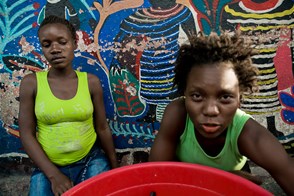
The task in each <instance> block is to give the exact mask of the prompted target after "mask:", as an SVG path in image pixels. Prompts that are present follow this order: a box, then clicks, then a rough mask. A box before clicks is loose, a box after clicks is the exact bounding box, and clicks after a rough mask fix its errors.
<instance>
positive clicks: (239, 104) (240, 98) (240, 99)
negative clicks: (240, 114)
mask: <svg viewBox="0 0 294 196" xmlns="http://www.w3.org/2000/svg"><path fill="white" fill-rule="evenodd" d="M241 103H242V94H240V95H239V103H238V108H240V107H241Z"/></svg>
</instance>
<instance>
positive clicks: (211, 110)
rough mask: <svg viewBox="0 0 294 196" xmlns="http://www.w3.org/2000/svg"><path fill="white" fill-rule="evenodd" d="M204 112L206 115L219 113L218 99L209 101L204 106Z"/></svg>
mask: <svg viewBox="0 0 294 196" xmlns="http://www.w3.org/2000/svg"><path fill="white" fill-rule="evenodd" d="M203 114H204V115H206V116H216V115H218V114H219V108H218V106H217V103H216V101H214V100H211V101H207V102H206V104H205V105H204V108H203Z"/></svg>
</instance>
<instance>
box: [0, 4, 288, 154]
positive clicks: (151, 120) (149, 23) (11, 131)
mask: <svg viewBox="0 0 294 196" xmlns="http://www.w3.org/2000/svg"><path fill="white" fill-rule="evenodd" d="M64 2H66V3H65V4H64V5H63V7H58V10H59V11H62V12H63V13H64V16H65V17H68V18H69V19H70V18H75V20H76V21H77V20H78V21H79V22H76V25H77V26H78V28H79V31H78V35H79V36H82V37H80V38H79V43H78V44H80V47H79V49H77V51H76V54H75V56H76V58H75V60H74V62H73V64H74V68H75V69H79V70H81V71H87V72H90V73H93V74H95V75H97V76H98V77H99V78H100V80H101V84H102V87H103V90H104V102H105V109H106V116H107V119H108V122H109V125H110V127H111V129H112V132H113V138H114V141H115V145H116V148H118V149H125V148H145V147H150V146H151V145H152V143H153V141H154V138H155V136H156V133H157V131H158V130H159V127H160V115H162V113H163V111H164V108H165V106H166V104H168V103H169V101H170V100H168V99H165V98H164V104H161V101H160V100H161V98H162V97H164V96H163V95H160V94H156V92H157V91H156V89H159V90H162V89H164V88H167V87H170V85H171V84H172V83H166V84H164V85H165V86H164V85H161V86H160V85H159V84H158V83H156V81H157V82H158V81H160V80H161V79H162V77H163V76H164V74H162V73H163V72H164V69H169V68H170V69H172V67H173V63H174V62H173V61H174V60H175V58H176V54H177V50H178V48H179V45H178V43H177V42H178V40H177V38H178V36H179V34H180V30H181V31H182V30H184V32H185V29H186V33H187V32H188V30H187V29H189V28H187V26H188V27H190V28H193V29H194V30H197V31H198V30H202V31H204V32H205V33H207V34H208V33H210V32H211V31H216V32H218V33H219V32H220V26H221V21H222V18H221V17H222V12H223V8H224V7H225V5H227V4H228V3H231V2H236V1H233V0H220V1H207V0H191V1H189V2H190V3H191V4H192V5H191V6H189V7H186V6H184V7H185V9H183V10H185V12H184V11H183V12H179V14H178V15H174V16H173V17H170V18H167V19H166V20H165V19H163V18H160V14H162V13H160V10H159V12H157V15H156V14H155V15H154V8H152V9H151V7H152V4H151V3H150V2H149V1H148V0H145V1H144V2H143V3H142V4H140V5H137V6H135V7H134V6H133V7H130V8H127V7H125V8H124V9H121V10H118V11H116V12H113V13H111V14H109V15H108V16H107V17H106V19H105V20H104V21H103V23H102V24H101V27H100V29H99V30H100V31H99V40H98V45H96V47H98V49H99V52H98V53H97V51H92V49H93V48H92V49H91V47H92V46H91V44H92V45H93V43H94V37H95V33H94V32H95V29H96V28H97V25H98V23H99V21H100V20H101V16H100V14H101V13H99V11H98V10H97V9H96V8H95V6H94V2H96V3H99V4H101V5H103V0H98V1H93V0H66V1H64ZM114 2H122V3H123V5H124V6H126V4H125V3H124V2H123V0H116V1H114ZM134 2H135V1H134ZM134 2H132V3H134ZM171 2H173V1H169V3H171ZM186 2H188V1H186ZM111 3H113V2H111ZM46 5H47V8H48V2H47V1H45V0H40V1H35V0H18V1H15V0H2V1H0V93H1V94H0V96H1V102H0V109H1V110H0V154H6V153H11V152H17V153H24V151H23V150H22V146H21V143H20V140H19V138H18V137H19V133H18V122H17V111H16V110H17V108H18V88H19V83H20V80H21V78H22V77H23V76H24V75H25V74H27V73H28V72H34V71H40V70H43V69H47V68H48V64H47V63H46V62H45V61H44V58H43V57H42V53H41V50H40V45H39V41H38V37H37V29H38V23H39V22H40V21H41V20H42V19H43V18H42V17H44V16H45V14H46ZM49 7H50V6H49ZM110 8H111V5H110V7H109V9H110ZM148 8H149V9H148ZM51 9H52V8H51ZM66 10H67V11H66ZM47 11H48V10H47ZM50 11H52V10H49V12H50ZM161 11H162V12H164V10H161ZM195 12H197V16H198V21H194V22H195V23H197V24H198V25H197V26H199V27H200V29H196V27H195V28H194V26H195V24H194V25H191V23H185V22H186V21H185V20H187V19H188V18H190V19H191V18H192V17H191V16H192V13H194V15H195ZM75 14H76V15H75ZM181 14H183V15H185V14H186V15H185V16H187V17H184V18H181V16H183V15H181ZM140 15H141V16H144V19H145V21H143V22H138V21H140V19H142V18H140ZM134 21H137V23H133V22H134ZM167 24H168V25H169V28H167V26H166V25H167ZM187 24H190V25H187ZM185 25H186V26H185ZM153 27H154V28H153ZM179 27H181V29H180V28H179ZM189 30H191V29H189ZM150 39H151V40H150ZM123 44H124V47H122V48H120V49H121V51H120V52H118V46H120V47H121V45H123ZM142 44H147V46H146V48H145V50H142V49H140V47H141V46H142ZM148 44H149V45H148ZM128 47H130V48H131V49H130V48H128ZM132 47H133V48H132ZM148 47H149V48H148ZM165 52H166V53H165ZM127 53H128V54H127ZM98 54H100V55H101V57H102V59H99V57H98ZM168 55H170V56H168ZM120 57H122V58H120ZM134 57H135V58H134ZM164 58H165V59H164ZM160 59H162V60H160ZM130 61H132V62H135V63H138V62H139V65H140V66H139V67H138V69H137V68H133V67H132V65H133V64H131V63H129V62H130ZM292 61H293V60H292ZM122 62H123V63H122ZM104 64H105V65H104ZM163 64H167V66H166V67H163V66H162V65H163ZM111 70H112V71H113V72H110V71H111ZM107 71H109V73H107ZM156 71H159V73H157V74H156V73H155V72H156ZM117 73H119V74H117ZM171 74H172V72H171V73H170V74H169V75H166V76H164V77H165V78H169V79H171V81H172V75H171ZM162 75H163V76H162ZM153 81H155V82H154V84H151V83H152V82H153ZM119 82H122V83H119ZM114 84H115V85H116V86H117V87H119V89H115V88H114V86H113V85H114ZM168 85H169V86H168ZM122 88H123V89H124V90H122ZM292 88H293V87H292ZM151 89H153V90H151ZM160 92H164V91H160ZM119 93H122V95H121V96H119V95H118V94H119ZM165 93H167V94H169V93H170V94H171V91H168V90H166V92H165ZM162 94H163V93H162ZM280 95H281V97H280V98H281V100H280V101H281V103H282V105H283V104H284V105H283V106H285V109H284V110H282V111H281V118H283V119H284V121H282V122H281V124H287V122H292V120H291V119H293V118H292V117H293V110H292V106H291V107H288V106H289V105H291V103H292V99H293V93H292V94H291V95H289V94H288V96H284V95H283V93H281V94H280ZM289 96H290V98H289ZM123 97H124V98H123ZM122 98H123V99H122ZM173 98H174V97H172V96H171V99H173ZM162 99H163V98H162ZM118 103H121V105H119V104H118ZM287 105H288V106H287ZM154 106H155V107H154ZM289 108H290V109H289ZM150 115H151V116H150ZM156 117H158V118H156ZM290 117H291V118H290ZM287 125H288V124H287ZM289 126H293V125H289ZM290 131H292V132H290V133H287V134H285V136H284V137H285V138H286V139H285V138H284V139H282V138H281V141H282V142H283V141H285V143H287V145H291V141H292V140H291V139H289V138H293V128H292V127H291V130H290ZM289 142H290V143H289ZM292 143H293V142H292Z"/></svg>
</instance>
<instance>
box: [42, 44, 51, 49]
mask: <svg viewBox="0 0 294 196" xmlns="http://www.w3.org/2000/svg"><path fill="white" fill-rule="evenodd" d="M49 46H50V44H48V43H45V44H42V47H44V48H48V47H49Z"/></svg>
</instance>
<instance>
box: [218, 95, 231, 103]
mask: <svg viewBox="0 0 294 196" xmlns="http://www.w3.org/2000/svg"><path fill="white" fill-rule="evenodd" d="M232 98H233V96H231V95H223V96H221V98H220V100H221V101H223V102H229V101H231V100H232Z"/></svg>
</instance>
